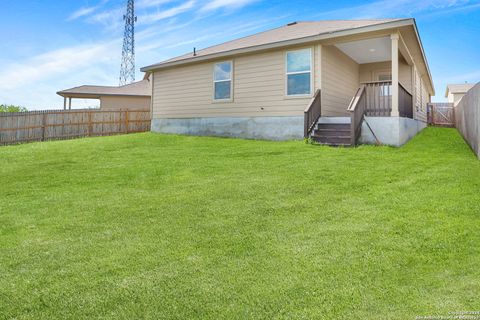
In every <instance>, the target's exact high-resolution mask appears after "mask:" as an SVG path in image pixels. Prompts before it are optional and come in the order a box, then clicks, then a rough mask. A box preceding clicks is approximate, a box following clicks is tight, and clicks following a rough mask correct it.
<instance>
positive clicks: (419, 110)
mask: <svg viewBox="0 0 480 320" xmlns="http://www.w3.org/2000/svg"><path fill="white" fill-rule="evenodd" d="M412 78H413V82H414V83H413V86H412V87H413V88H414V90H413V110H414V115H415V119H417V120H421V121H427V103H428V102H430V96H429V93H428V92H427V89H426V86H425V83H424V82H423V80H422V78H421V76H420V74H419V72H418V69H417V68H414V75H413V77H412Z"/></svg>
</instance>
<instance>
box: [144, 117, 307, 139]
mask: <svg viewBox="0 0 480 320" xmlns="http://www.w3.org/2000/svg"><path fill="white" fill-rule="evenodd" d="M303 122H304V117H303V116H298V117H245V118H234V117H228V118H227V117H224V118H185V119H183V118H182V119H153V120H152V131H153V132H159V133H170V134H185V135H195V136H217V137H235V138H244V139H258V140H300V139H303Z"/></svg>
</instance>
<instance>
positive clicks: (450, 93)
mask: <svg viewBox="0 0 480 320" xmlns="http://www.w3.org/2000/svg"><path fill="white" fill-rule="evenodd" d="M474 86H475V84H474V83H463V84H449V85H447V90H446V91H445V98H447V99H448V102H450V103H453V106H454V107H456V106H457V105H458V103H459V102H460V99H462V98H463V96H464V95H465V94H466V93H467V92H468V90H470V89H472V88H473V87H474Z"/></svg>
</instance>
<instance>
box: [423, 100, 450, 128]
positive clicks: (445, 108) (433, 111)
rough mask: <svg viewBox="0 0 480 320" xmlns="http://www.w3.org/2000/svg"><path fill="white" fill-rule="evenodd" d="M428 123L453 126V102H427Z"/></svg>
mask: <svg viewBox="0 0 480 320" xmlns="http://www.w3.org/2000/svg"><path fill="white" fill-rule="evenodd" d="M427 119H428V124H430V125H434V126H440V127H455V110H454V108H453V103H429V104H428V105H427Z"/></svg>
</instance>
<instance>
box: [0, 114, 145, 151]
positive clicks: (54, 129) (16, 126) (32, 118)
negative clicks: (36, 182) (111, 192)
mask: <svg viewBox="0 0 480 320" xmlns="http://www.w3.org/2000/svg"><path fill="white" fill-rule="evenodd" d="M150 121H151V115H150V110H119V111H103V110H45V111H29V112H15V113H7V112H6V113H0V145H7V144H16V143H23V142H33V141H47V140H62V139H73V138H79V137H92V136H106V135H114V134H126V133H134V132H145V131H150Z"/></svg>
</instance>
